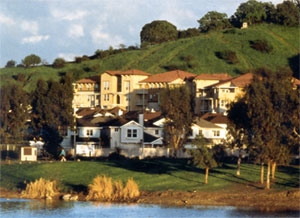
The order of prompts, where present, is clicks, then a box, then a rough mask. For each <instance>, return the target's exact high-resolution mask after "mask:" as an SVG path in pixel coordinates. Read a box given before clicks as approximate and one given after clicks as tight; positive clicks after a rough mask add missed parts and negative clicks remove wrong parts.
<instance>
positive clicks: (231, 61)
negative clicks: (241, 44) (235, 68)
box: [216, 50, 239, 64]
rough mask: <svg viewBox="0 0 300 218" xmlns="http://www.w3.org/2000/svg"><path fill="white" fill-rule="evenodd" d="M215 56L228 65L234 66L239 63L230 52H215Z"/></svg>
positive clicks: (232, 52)
mask: <svg viewBox="0 0 300 218" xmlns="http://www.w3.org/2000/svg"><path fill="white" fill-rule="evenodd" d="M216 56H217V57H218V58H220V59H223V60H224V61H226V62H227V63H228V64H236V63H238V62H239V60H238V58H237V56H236V54H235V52H234V51H231V50H224V51H220V52H216Z"/></svg>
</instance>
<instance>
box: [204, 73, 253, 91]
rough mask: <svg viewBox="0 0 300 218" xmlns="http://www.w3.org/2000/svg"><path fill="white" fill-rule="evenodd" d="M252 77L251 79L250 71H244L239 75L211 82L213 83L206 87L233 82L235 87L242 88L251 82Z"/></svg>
mask: <svg viewBox="0 0 300 218" xmlns="http://www.w3.org/2000/svg"><path fill="white" fill-rule="evenodd" d="M252 79H253V74H252V73H246V74H244V75H241V76H236V77H234V78H231V79H228V80H224V81H221V82H218V83H216V84H213V85H211V86H208V87H215V86H220V85H223V84H225V83H228V82H230V83H231V84H233V85H234V86H236V87H240V88H244V87H245V86H247V85H249V84H250V83H251V82H252Z"/></svg>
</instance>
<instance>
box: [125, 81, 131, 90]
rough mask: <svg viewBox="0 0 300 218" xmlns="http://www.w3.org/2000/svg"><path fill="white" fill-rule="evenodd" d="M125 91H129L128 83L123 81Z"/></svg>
mask: <svg viewBox="0 0 300 218" xmlns="http://www.w3.org/2000/svg"><path fill="white" fill-rule="evenodd" d="M125 90H126V91H129V90H130V82H129V81H125Z"/></svg>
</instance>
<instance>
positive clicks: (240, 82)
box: [199, 73, 253, 113]
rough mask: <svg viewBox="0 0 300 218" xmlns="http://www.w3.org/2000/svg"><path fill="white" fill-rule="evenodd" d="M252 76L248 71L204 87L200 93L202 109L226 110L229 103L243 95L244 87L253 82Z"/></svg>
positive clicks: (205, 110)
mask: <svg viewBox="0 0 300 218" xmlns="http://www.w3.org/2000/svg"><path fill="white" fill-rule="evenodd" d="M252 78H253V74H252V73H247V74H244V75H241V76H236V77H233V78H230V79H227V80H223V81H220V82H218V83H215V84H212V85H209V86H205V87H203V88H202V89H201V91H200V93H199V96H200V98H199V104H200V111H201V112H217V113H224V112H226V111H227V109H228V104H229V103H230V102H233V101H235V100H237V98H238V97H240V96H242V95H243V93H244V88H245V87H246V86H247V85H249V84H250V83H251V81H252Z"/></svg>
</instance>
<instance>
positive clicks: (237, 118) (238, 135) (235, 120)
mask: <svg viewBox="0 0 300 218" xmlns="http://www.w3.org/2000/svg"><path fill="white" fill-rule="evenodd" d="M227 117H228V120H229V123H228V127H227V129H228V137H227V144H228V145H230V147H231V148H232V149H238V158H237V170H236V175H237V176H240V175H241V170H240V169H241V162H242V157H243V149H244V146H245V145H246V144H247V139H248V132H247V130H248V129H249V127H250V119H249V117H248V116H247V105H246V103H245V102H244V101H243V100H240V101H237V102H233V103H231V104H230V106H229V110H228V115H227Z"/></svg>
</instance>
